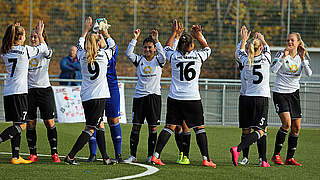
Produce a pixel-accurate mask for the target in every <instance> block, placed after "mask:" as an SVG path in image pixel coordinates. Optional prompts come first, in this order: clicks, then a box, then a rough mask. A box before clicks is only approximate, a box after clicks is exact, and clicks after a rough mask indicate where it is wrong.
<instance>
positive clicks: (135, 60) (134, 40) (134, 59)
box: [127, 29, 141, 65]
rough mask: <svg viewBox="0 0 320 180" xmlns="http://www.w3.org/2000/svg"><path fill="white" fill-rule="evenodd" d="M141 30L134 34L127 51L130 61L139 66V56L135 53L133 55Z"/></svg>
mask: <svg viewBox="0 0 320 180" xmlns="http://www.w3.org/2000/svg"><path fill="white" fill-rule="evenodd" d="M140 33H141V30H140V29H137V30H135V31H134V32H133V38H132V40H131V42H130V43H129V46H128V49H127V56H128V58H129V60H130V61H131V62H132V63H134V64H135V65H137V63H138V57H139V56H138V55H136V54H135V53H133V51H134V48H135V46H136V44H137V39H138V37H139V36H140Z"/></svg>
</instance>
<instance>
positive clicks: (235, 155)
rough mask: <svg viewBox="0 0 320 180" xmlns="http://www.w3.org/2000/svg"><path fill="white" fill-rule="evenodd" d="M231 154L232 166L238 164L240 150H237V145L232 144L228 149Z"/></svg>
mask: <svg viewBox="0 0 320 180" xmlns="http://www.w3.org/2000/svg"><path fill="white" fill-rule="evenodd" d="M230 152H231V156H232V162H233V165H234V166H238V159H239V155H240V152H238V146H234V147H232V148H231V149H230Z"/></svg>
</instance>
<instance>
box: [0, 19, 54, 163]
mask: <svg viewBox="0 0 320 180" xmlns="http://www.w3.org/2000/svg"><path fill="white" fill-rule="evenodd" d="M43 28H44V24H43V21H39V23H38V25H37V27H36V32H37V34H39V41H40V44H39V45H38V46H36V47H31V46H27V45H25V46H24V41H25V40H26V35H25V30H24V28H23V27H22V26H20V23H17V24H12V25H9V26H8V27H7V29H6V32H5V34H4V37H3V39H2V46H1V52H0V54H1V58H2V59H3V60H4V62H5V65H6V68H7V72H8V77H7V82H6V84H5V86H4V97H3V101H4V110H5V119H6V121H13V125H12V126H10V127H8V128H7V129H5V130H4V131H3V132H2V133H1V134H0V143H2V142H4V141H6V140H8V139H11V147H12V159H11V163H12V164H29V163H32V161H30V160H24V159H23V158H21V157H20V156H19V149H20V141H21V131H23V130H24V129H25V128H26V115H27V111H28V99H27V93H28V84H27V83H28V65H29V59H30V57H32V56H37V55H38V54H42V53H45V52H46V51H48V47H47V45H46V43H45V41H44V38H43V36H42V33H43Z"/></svg>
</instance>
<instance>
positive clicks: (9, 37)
mask: <svg viewBox="0 0 320 180" xmlns="http://www.w3.org/2000/svg"><path fill="white" fill-rule="evenodd" d="M23 31H24V29H23V27H22V26H16V25H13V24H11V25H9V26H8V27H7V29H6V32H5V33H4V36H3V39H2V45H1V52H0V54H6V53H8V52H9V51H10V50H11V49H12V48H13V45H14V43H15V41H18V40H19V36H22V35H23Z"/></svg>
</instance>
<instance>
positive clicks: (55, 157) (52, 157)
mask: <svg viewBox="0 0 320 180" xmlns="http://www.w3.org/2000/svg"><path fill="white" fill-rule="evenodd" d="M51 159H52V162H54V163H57V162H61V161H60V158H59V156H58V154H57V153H54V154H53V155H52V156H51Z"/></svg>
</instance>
